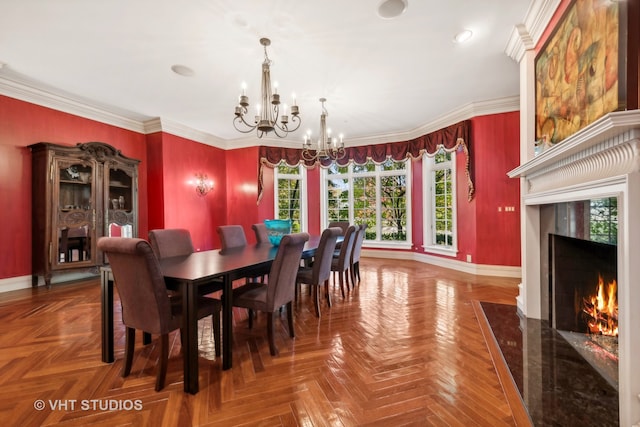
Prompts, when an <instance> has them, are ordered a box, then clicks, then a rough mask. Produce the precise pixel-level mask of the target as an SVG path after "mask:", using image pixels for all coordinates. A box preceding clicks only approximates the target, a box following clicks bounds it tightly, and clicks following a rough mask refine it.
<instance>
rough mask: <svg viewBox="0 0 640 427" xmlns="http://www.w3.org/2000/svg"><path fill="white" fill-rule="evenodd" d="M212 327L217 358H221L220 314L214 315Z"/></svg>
mask: <svg viewBox="0 0 640 427" xmlns="http://www.w3.org/2000/svg"><path fill="white" fill-rule="evenodd" d="M211 325H212V327H213V344H214V346H215V349H216V357H220V354H221V353H220V312H218V313H213V315H212V319H211Z"/></svg>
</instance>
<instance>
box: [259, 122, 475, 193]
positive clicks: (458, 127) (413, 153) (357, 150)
mask: <svg viewBox="0 0 640 427" xmlns="http://www.w3.org/2000/svg"><path fill="white" fill-rule="evenodd" d="M470 133H471V121H470V120H465V121H462V122H459V123H456V124H454V125H451V126H447V127H446V128H443V129H440V130H437V131H435V132H431V133H428V134H426V135H422V136H420V137H418V138H415V139H412V140H409V141H402V142H387V143H384V144H375V145H364V146H357V147H345V150H346V152H347V155H346V156H344V158H342V159H340V160H338V161H337V163H338V164H339V165H341V166H345V165H347V164H348V163H349V162H354V163H356V164H360V165H362V164H365V163H367V161H368V160H369V159H371V160H373V161H374V162H375V163H378V164H380V163H384V162H385V161H386V160H387V159H388V158H391V159H393V160H396V161H402V160H405V159H418V158H420V157H422V155H423V154H425V153H426V154H427V156H430V157H431V156H434V155H435V154H436V153H437V152H438V150H439V149H440V148H443V149H444V150H445V151H447V152H452V151H456V150H462V151H463V152H464V154H465V156H466V159H467V161H466V164H465V174H466V177H467V187H468V189H467V199H468V200H469V201H471V200H472V199H473V195H474V192H475V190H474V186H473V178H472V164H471V156H470V147H469V135H470ZM259 154H260V165H259V168H260V169H259V171H258V203H260V200H261V199H262V194H263V179H262V171H263V168H264V167H265V166H266V167H269V168H275V167H276V166H278V164H279V163H280V162H281V161H282V160H284V161H285V162H286V163H287V164H288V165H290V166H297V165H299V164H302V165H304V167H306V168H309V169H312V168H315V167H316V165H317V164H320V166H322V167H329V165H331V163H332V160H330V159H324V160H321V161H305V160H304V159H303V158H302V149H298V148H284V147H266V146H261V147H260V151H259Z"/></svg>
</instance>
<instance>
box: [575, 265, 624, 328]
mask: <svg viewBox="0 0 640 427" xmlns="http://www.w3.org/2000/svg"><path fill="white" fill-rule="evenodd" d="M617 294H618V286H617V283H616V281H615V280H613V281H611V282H610V283H608V284H607V286H605V285H604V280H603V279H602V275H598V286H597V288H596V295H595V296H591V297H590V298H589V299H587V298H585V300H584V308H583V311H584V312H585V313H586V314H587V315H588V316H589V320H588V322H587V323H588V325H589V330H590V332H591V333H592V334H602V335H609V336H618V300H617Z"/></svg>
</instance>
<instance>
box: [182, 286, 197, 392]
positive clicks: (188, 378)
mask: <svg viewBox="0 0 640 427" xmlns="http://www.w3.org/2000/svg"><path fill="white" fill-rule="evenodd" d="M180 292H181V294H182V328H183V336H182V349H183V352H184V391H185V392H187V393H191V394H196V393H197V392H198V389H199V385H198V287H197V286H195V285H193V284H189V283H188V282H181V283H180Z"/></svg>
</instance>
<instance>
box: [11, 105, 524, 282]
mask: <svg viewBox="0 0 640 427" xmlns="http://www.w3.org/2000/svg"><path fill="white" fill-rule="evenodd" d="M40 141H47V142H54V143H59V144H67V145H75V143H77V142H87V141H102V142H106V143H108V144H111V145H113V146H114V147H116V148H118V149H120V150H121V151H122V153H123V154H124V155H126V156H129V157H132V158H136V159H139V160H141V163H140V168H139V205H140V215H139V235H140V236H141V237H145V238H146V237H147V236H148V230H149V229H152V228H163V227H184V228H188V229H189V230H190V231H191V233H192V237H193V240H194V244H195V246H196V248H198V249H199V250H206V249H212V248H217V247H219V246H220V242H219V239H218V236H217V233H216V232H215V228H216V227H217V226H218V225H220V224H227V223H229V224H240V225H242V226H243V227H244V229H245V231H246V233H247V237H248V239H249V241H251V242H253V241H254V236H253V233H252V232H251V224H253V223H256V222H261V221H262V220H264V219H266V218H272V217H273V212H274V206H273V171H272V170H271V169H269V168H265V170H264V174H263V180H264V188H265V192H264V196H263V199H262V201H261V203H260V204H259V205H258V204H257V203H256V201H257V179H258V147H250V148H242V149H237V150H228V151H224V150H221V149H218V148H215V147H211V146H208V145H205V144H201V143H197V142H194V141H191V140H188V139H185V138H181V137H177V136H174V135H171V134H167V133H163V132H159V133H154V134H150V135H143V134H139V133H136V132H133V131H128V130H125V129H121V128H118V127H115V126H111V125H107V124H103V123H99V122H96V121H93V120H89V119H84V118H81V117H77V116H74V115H71V114H67V113H62V112H59V111H55V110H52V109H49V108H46V107H40V106H37V105H34V104H30V103H27V102H23V101H18V100H15V99H12V98H9V97H4V96H0V198H1V200H3V201H5V204H6V206H5V209H2V210H0V222H1V223H2V224H5V226H4V227H2V228H0V239H1V241H3V242H12V244H11V250H8V249H7V248H5V249H3V250H1V251H0V279H3V278H10V277H18V276H28V275H30V274H31V196H30V194H31V155H30V152H29V150H28V149H27V148H25V147H26V146H27V145H30V144H33V143H36V142H40ZM470 143H471V147H472V151H471V153H472V157H473V159H474V162H475V187H476V195H475V198H474V199H473V201H471V202H468V201H467V199H466V178H465V176H464V164H465V161H466V159H465V157H464V156H458V157H457V158H458V164H457V167H458V177H457V180H458V181H457V182H458V200H457V208H458V246H459V250H460V252H459V255H458V259H459V260H463V261H464V260H466V255H467V254H470V255H471V256H472V262H474V263H477V264H492V265H507V266H517V265H520V232H519V183H518V181H517V180H511V179H509V178H507V177H506V173H507V172H508V171H509V170H511V169H513V168H514V167H516V166H517V165H518V164H519V158H518V155H519V148H518V147H519V114H518V113H517V112H514V113H506V114H496V115H490V116H481V117H476V118H474V119H473V120H472V136H471V141H470ZM196 173H204V174H207V176H208V177H209V178H210V179H211V180H213V182H214V188H213V190H212V191H211V192H210V193H209V194H208V195H206V196H204V197H200V196H198V195H197V194H196V192H195V190H194V188H193V187H192V186H191V185H189V184H188V181H189V180H191V179H193V178H194V175H195V174H196ZM307 179H308V180H307V185H308V197H309V198H308V207H309V225H308V228H309V231H310V232H311V233H319V232H320V228H321V225H320V209H319V208H320V195H319V188H320V170H319V168H315V169H309V170H308V171H307ZM412 183H413V198H414V205H413V207H412V216H413V230H412V231H413V238H414V250H416V251H421V250H422V249H421V245H422V226H423V224H422V166H421V161H420V160H418V161H414V163H413V176H412ZM506 206H513V207H514V211H513V212H505V211H504V207H506ZM500 207H502V209H503V210H502V211H499V210H498V208H500ZM6 224H11V226H10V227H7V226H6Z"/></svg>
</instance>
